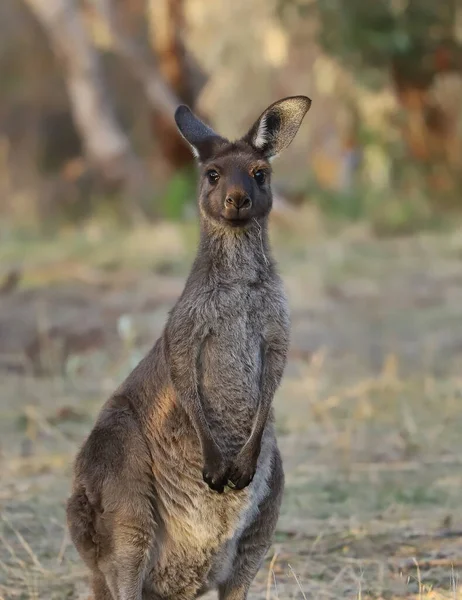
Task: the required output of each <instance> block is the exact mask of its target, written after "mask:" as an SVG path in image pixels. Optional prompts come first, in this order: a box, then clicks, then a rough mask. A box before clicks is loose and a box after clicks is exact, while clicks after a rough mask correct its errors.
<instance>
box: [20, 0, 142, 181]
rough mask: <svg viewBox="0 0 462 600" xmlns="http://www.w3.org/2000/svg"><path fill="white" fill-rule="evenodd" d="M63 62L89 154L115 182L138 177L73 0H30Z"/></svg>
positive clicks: (93, 161)
mask: <svg viewBox="0 0 462 600" xmlns="http://www.w3.org/2000/svg"><path fill="white" fill-rule="evenodd" d="M26 3H27V5H28V6H29V8H30V9H31V11H32V12H33V13H34V15H35V16H36V18H37V20H38V21H39V22H40V23H41V25H42V27H43V29H44V30H45V32H46V34H47V36H48V39H49V41H50V45H51V46H52V48H53V51H54V52H55V54H56V56H57V57H58V59H59V60H60V61H61V65H62V69H63V72H64V77H65V80H66V84H67V89H68V94H69V99H70V103H71V107H72V113H73V115H74V121H75V124H76V126H77V129H78V131H79V133H80V135H81V138H82V140H83V143H84V147H85V149H86V152H87V155H88V157H89V159H90V161H91V162H92V163H94V165H95V166H96V167H97V168H98V169H99V170H100V171H101V173H102V174H103V176H104V178H105V179H106V180H108V181H109V182H112V183H120V182H121V181H124V180H127V179H133V180H134V179H138V176H139V165H137V164H136V163H137V161H136V159H135V156H134V152H133V149H132V147H131V144H130V140H129V139H128V137H127V136H126V135H125V133H124V132H123V131H122V129H121V128H120V126H119V124H118V122H117V120H116V118H115V115H114V111H113V108H112V105H111V101H110V96H109V94H108V92H107V90H106V89H105V83H104V79H103V75H102V71H101V66H100V63H99V58H98V53H97V51H96V50H95V48H94V46H93V45H92V42H91V39H90V37H89V35H88V32H87V30H86V28H85V24H84V21H83V19H82V15H81V13H80V11H79V8H78V4H77V2H76V1H75V0H26Z"/></svg>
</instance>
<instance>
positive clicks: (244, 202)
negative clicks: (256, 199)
mask: <svg viewBox="0 0 462 600" xmlns="http://www.w3.org/2000/svg"><path fill="white" fill-rule="evenodd" d="M225 204H226V205H227V206H234V208H237V209H238V210H239V209H240V208H250V207H251V206H252V200H251V199H250V198H249V197H248V196H241V195H239V196H227V197H226V200H225Z"/></svg>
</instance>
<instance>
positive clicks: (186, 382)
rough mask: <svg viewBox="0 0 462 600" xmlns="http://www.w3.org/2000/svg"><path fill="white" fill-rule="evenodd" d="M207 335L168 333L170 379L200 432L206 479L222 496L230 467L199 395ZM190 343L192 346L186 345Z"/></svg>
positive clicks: (186, 330)
mask: <svg viewBox="0 0 462 600" xmlns="http://www.w3.org/2000/svg"><path fill="white" fill-rule="evenodd" d="M205 338H206V332H201V331H196V330H195V329H194V327H186V326H185V327H184V328H181V329H175V328H174V327H171V328H170V330H168V332H167V347H168V352H169V359H170V360H169V365H170V377H171V379H172V383H173V387H174V389H175V391H176V393H177V396H178V400H179V403H180V404H181V406H182V407H183V409H184V410H185V412H186V413H187V415H188V416H189V418H190V419H191V422H192V424H193V426H194V428H195V429H196V431H197V435H198V436H199V440H200V443H201V447H202V454H203V457H204V469H203V473H202V474H203V478H204V481H205V482H206V483H207V485H208V486H209V487H210V488H211V489H212V490H214V491H216V492H219V493H222V492H223V491H224V488H225V486H226V484H227V482H228V470H229V469H228V465H227V464H226V463H225V461H224V458H223V456H222V454H221V451H220V449H219V447H218V445H217V443H216V441H215V440H214V438H213V435H212V432H211V431H210V427H209V424H208V422H207V418H206V416H205V412H204V407H203V404H202V399H201V397H200V393H199V385H198V376H197V364H198V362H199V359H200V354H201V350H202V346H203V343H204V340H205ZM186 340H188V343H186Z"/></svg>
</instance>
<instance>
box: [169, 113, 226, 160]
mask: <svg viewBox="0 0 462 600" xmlns="http://www.w3.org/2000/svg"><path fill="white" fill-rule="evenodd" d="M175 122H176V125H177V127H178V129H179V131H180V133H181V135H182V136H183V137H184V139H185V140H186V141H187V142H188V144H189V145H190V146H191V149H192V152H193V154H194V156H195V157H196V158H197V159H199V161H200V162H202V161H204V160H206V159H207V158H209V157H210V156H211V155H212V153H213V151H214V148H216V146H217V145H220V144H223V143H225V142H226V140H225V139H224V138H222V137H221V136H219V135H218V134H217V133H215V131H213V129H212V128H211V127H208V125H206V124H205V123H203V122H202V121H201V120H200V119H199V118H198V117H196V115H195V114H194V113H193V112H192V111H191V110H190V109H189V108H188V107H187V106H185V105H184V104H182V105H181V106H179V107H178V108H177V109H176V111H175Z"/></svg>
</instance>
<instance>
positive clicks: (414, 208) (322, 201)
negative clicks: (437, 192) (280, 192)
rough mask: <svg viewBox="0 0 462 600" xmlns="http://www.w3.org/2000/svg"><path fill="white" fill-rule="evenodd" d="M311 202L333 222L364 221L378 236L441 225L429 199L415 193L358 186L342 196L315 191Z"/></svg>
mask: <svg viewBox="0 0 462 600" xmlns="http://www.w3.org/2000/svg"><path fill="white" fill-rule="evenodd" d="M313 201H314V202H315V203H316V204H317V205H318V206H319V207H320V208H321V210H322V212H323V213H324V214H326V215H327V216H328V217H330V218H332V219H334V220H335V221H339V222H345V221H367V222H368V223H370V225H371V228H372V230H373V231H374V232H375V233H376V234H377V235H379V236H395V235H406V234H410V233H414V232H417V231H421V230H424V229H434V228H437V227H439V226H440V225H441V222H442V216H441V215H439V214H438V213H437V212H436V211H435V209H434V207H433V206H432V203H431V202H430V200H429V199H428V198H427V197H426V196H425V195H423V194H419V193H417V192H414V193H410V194H403V193H399V192H397V191H394V190H390V191H387V192H380V193H379V192H374V191H372V190H371V189H370V188H367V189H366V188H361V187H358V188H356V189H352V190H351V191H349V192H344V193H342V192H334V191H326V190H319V191H318V192H317V193H316V194H314V195H313Z"/></svg>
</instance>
